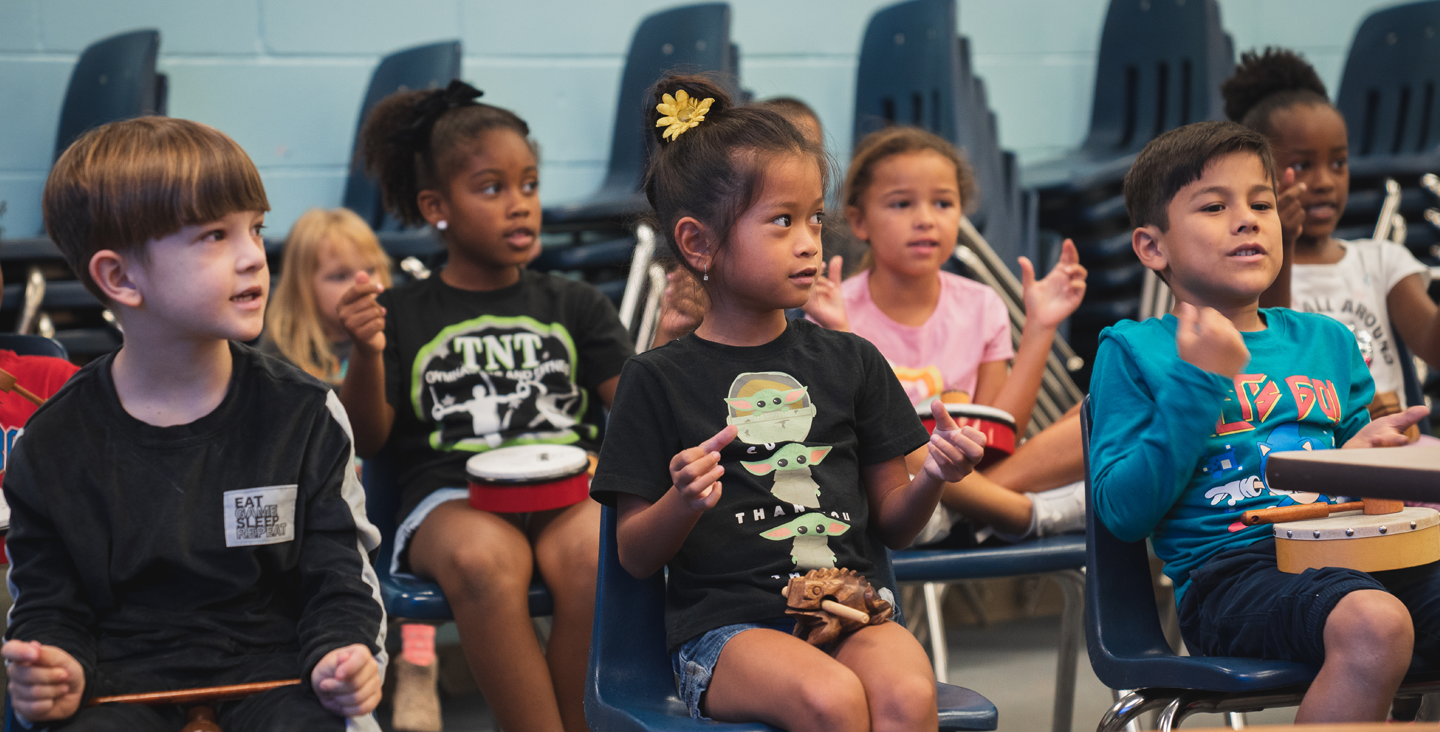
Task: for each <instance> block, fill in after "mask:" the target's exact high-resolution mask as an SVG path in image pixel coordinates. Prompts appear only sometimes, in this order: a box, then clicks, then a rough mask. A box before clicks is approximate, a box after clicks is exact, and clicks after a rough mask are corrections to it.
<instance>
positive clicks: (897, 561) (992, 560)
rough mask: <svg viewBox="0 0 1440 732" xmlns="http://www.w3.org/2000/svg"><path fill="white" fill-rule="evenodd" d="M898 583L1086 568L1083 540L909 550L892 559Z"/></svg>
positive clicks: (1070, 538)
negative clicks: (955, 548) (958, 548)
mask: <svg viewBox="0 0 1440 732" xmlns="http://www.w3.org/2000/svg"><path fill="white" fill-rule="evenodd" d="M892 559H893V562H894V565H895V579H896V580H898V581H900V582H940V581H948V580H962V579H986V578H991V577H1011V576H1014V575H1021V574H1043V573H1046V572H1058V571H1060V570H1063V569H1079V568H1080V567H1083V566H1085V536H1084V535H1083V534H1069V535H1064V536H1052V537H1047V538H1044V539H1036V540H1034V541H1027V542H1024V543H1021V544H1015V545H1013V546H1003V547H996V548H993V549H965V550H958V551H957V550H954V549H944V550H927V549H911V550H906V551H900V552H895V553H894V554H893V555H892Z"/></svg>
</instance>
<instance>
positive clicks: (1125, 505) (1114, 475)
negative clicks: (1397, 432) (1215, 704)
mask: <svg viewBox="0 0 1440 732" xmlns="http://www.w3.org/2000/svg"><path fill="white" fill-rule="evenodd" d="M1260 314H1261V316H1262V317H1263V318H1264V319H1265V321H1266V326H1267V327H1266V329H1265V330H1261V331H1256V332H1253V333H1242V335H1243V336H1244V338H1245V346H1246V348H1248V349H1249V350H1250V363H1249V364H1248V365H1247V366H1246V367H1245V370H1244V372H1243V373H1241V374H1239V375H1237V376H1236V377H1235V379H1234V380H1233V381H1232V380H1230V379H1226V378H1224V377H1222V376H1218V375H1216V374H1212V373H1209V372H1206V371H1202V370H1201V369H1199V368H1196V367H1195V366H1192V365H1191V364H1189V363H1187V362H1185V361H1183V360H1181V359H1180V357H1179V355H1178V354H1177V353H1176V350H1175V328H1176V326H1177V321H1176V319H1175V317H1174V316H1172V315H1166V316H1165V317H1164V318H1163V319H1150V320H1146V321H1144V322H1141V323H1136V322H1134V321H1129V320H1124V321H1121V322H1120V323H1118V324H1116V325H1115V326H1113V327H1111V328H1106V329H1105V330H1104V331H1103V332H1102V333H1101V334H1100V349H1099V352H1098V353H1097V354H1096V357H1095V370H1094V374H1095V375H1094V376H1093V377H1092V378H1091V381H1090V400H1091V409H1092V414H1093V417H1094V419H1093V427H1092V430H1091V439H1090V466H1091V479H1092V481H1093V485H1094V491H1095V514H1096V517H1097V518H1099V519H1100V520H1101V521H1104V522H1105V525H1106V526H1107V527H1109V529H1110V530H1111V531H1112V532H1114V533H1115V535H1116V536H1117V537H1119V538H1121V539H1123V540H1125V541H1140V540H1141V539H1144V538H1145V537H1146V536H1149V537H1150V538H1151V539H1152V541H1153V543H1154V546H1155V553H1156V554H1157V555H1158V556H1159V557H1160V559H1162V560H1163V561H1164V562H1165V574H1167V575H1169V576H1170V579H1172V580H1174V582H1175V598H1176V600H1177V602H1178V601H1179V599H1180V597H1181V596H1183V594H1184V592H1185V589H1186V587H1187V586H1188V585H1189V584H1190V571H1191V570H1193V569H1196V568H1198V567H1199V566H1201V565H1202V564H1204V563H1205V562H1206V561H1208V560H1209V559H1210V558H1211V557H1213V556H1215V555H1216V554H1219V553H1220V552H1223V551H1227V550H1230V549H1235V548H1238V547H1242V546H1245V545H1247V544H1251V543H1254V542H1256V541H1259V540H1261V539H1264V538H1265V537H1267V536H1270V534H1271V529H1270V527H1269V526H1266V525H1260V526H1250V527H1246V526H1243V525H1242V524H1240V522H1239V519H1240V514H1241V513H1242V512H1244V511H1249V510H1252V509H1259V508H1270V507H1271V506H1285V505H1290V504H1292V503H1313V502H1315V501H1317V500H1322V501H1332V499H1331V497H1329V496H1324V495H1321V494H1317V493H1289V492H1283V491H1278V490H1275V489H1273V488H1270V487H1269V486H1267V485H1266V484H1265V464H1266V461H1267V459H1268V457H1269V456H1270V455H1271V454H1273V453H1276V452H1284V451H1286V450H1328V449H1331V448H1334V447H1338V446H1340V445H1343V444H1344V443H1345V441H1346V440H1348V439H1350V438H1351V437H1353V436H1354V435H1355V433H1356V432H1358V431H1359V430H1360V428H1362V427H1364V426H1365V425H1366V424H1367V423H1368V422H1369V421H1370V414H1369V412H1368V411H1366V406H1367V405H1368V404H1369V403H1370V400H1371V398H1372V397H1373V396H1374V393H1375V385H1374V382H1373V381H1371V379H1370V372H1369V370H1368V369H1367V368H1366V366H1365V359H1364V358H1363V357H1362V356H1361V355H1360V351H1359V349H1358V348H1357V347H1356V346H1355V338H1354V336H1352V335H1351V334H1350V331H1348V330H1346V328H1345V326H1343V325H1341V324H1339V323H1338V322H1336V321H1334V320H1331V319H1329V318H1326V317H1323V316H1318V315H1311V314H1305V313H1296V312H1294V311H1292V310H1288V309H1284V308H1273V309H1265V310H1261V311H1260ZM1332 502H1333V501H1332Z"/></svg>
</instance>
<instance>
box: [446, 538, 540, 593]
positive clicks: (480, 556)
mask: <svg viewBox="0 0 1440 732" xmlns="http://www.w3.org/2000/svg"><path fill="white" fill-rule="evenodd" d="M447 559H448V563H449V564H450V568H451V573H452V576H453V580H452V582H451V583H450V584H458V585H459V587H458V588H457V589H459V590H460V591H473V592H493V591H495V590H497V589H499V590H503V589H506V588H513V587H519V588H522V589H523V588H526V587H529V585H530V574H531V565H532V562H533V561H534V560H533V558H532V557H531V555H530V552H529V551H528V549H524V550H522V549H520V548H516V547H508V546H504V545H503V544H501V543H499V542H496V543H491V542H479V541H465V542H460V543H458V544H456V545H455V546H454V547H452V548H451V550H450V552H449V556H448V557H447ZM446 592H447V593H448V592H451V590H450V589H449V588H447V589H446Z"/></svg>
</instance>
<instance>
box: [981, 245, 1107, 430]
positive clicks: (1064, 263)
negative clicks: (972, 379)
mask: <svg viewBox="0 0 1440 732" xmlns="http://www.w3.org/2000/svg"><path fill="white" fill-rule="evenodd" d="M1020 275H1021V282H1022V284H1023V285H1024V291H1025V330H1024V331H1023V332H1022V333H1021V335H1020V348H1019V350H1018V351H1016V353H1015V363H1014V365H1013V366H1011V367H1009V368H1008V369H1007V367H1006V364H1005V362H1004V361H990V362H987V363H983V364H981V365H980V370H979V373H978V374H977V377H976V383H975V402H976V403H977V404H987V405H990V406H993V407H996V408H999V409H1003V410H1005V411H1007V412H1009V413H1010V414H1011V415H1012V416H1014V417H1015V433H1016V434H1019V435H1023V434H1025V426H1026V425H1027V424H1029V423H1030V413H1031V411H1032V410H1034V408H1035V397H1036V396H1037V395H1038V394H1039V392H1040V381H1041V380H1042V379H1043V378H1044V377H1045V362H1046V360H1048V359H1049V358H1050V346H1051V344H1053V343H1054V341H1055V330H1056V329H1057V328H1059V327H1060V323H1061V322H1063V321H1064V320H1065V319H1066V318H1068V317H1070V314H1071V313H1073V312H1075V308H1077V307H1080V301H1081V300H1083V299H1085V276H1086V272H1085V268H1084V267H1082V266H1081V265H1080V255H1079V253H1078V252H1076V251H1075V243H1074V242H1072V241H1070V240H1069V239H1066V240H1065V243H1064V244H1062V245H1061V248H1060V261H1059V262H1057V263H1056V264H1055V268H1054V269H1052V270H1050V274H1049V275H1046V276H1045V279H1042V280H1039V281H1038V282H1037V281H1036V280H1035V268H1034V266H1033V265H1031V264H1030V260H1028V259H1026V258H1025V257H1021V258H1020Z"/></svg>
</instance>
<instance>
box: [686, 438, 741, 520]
mask: <svg viewBox="0 0 1440 732" xmlns="http://www.w3.org/2000/svg"><path fill="white" fill-rule="evenodd" d="M737 431H738V430H737V429H736V427H735V425H733V424H731V425H725V429H723V430H720V431H719V432H716V433H715V436H714V437H711V438H710V439H708V440H706V441H704V442H702V443H700V444H699V445H697V446H695V447H692V448H690V449H688V450H681V451H680V452H678V453H675V457H673V458H671V459H670V479H671V480H672V481H674V483H675V490H676V491H677V492H679V493H680V498H682V499H684V501H685V503H686V504H687V505H688V506H690V508H691V509H692V510H694V511H697V512H699V511H708V510H710V509H712V508H714V507H715V504H716V503H718V502H719V501H720V476H722V475H724V474H725V468H723V467H721V466H720V449H721V448H723V447H725V446H726V445H728V444H730V442H731V441H732V440H734V439H735V433H736V432H737Z"/></svg>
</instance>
